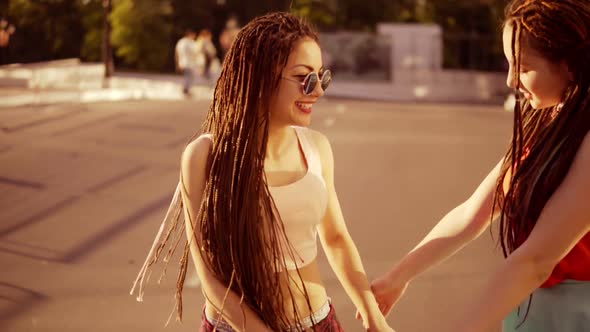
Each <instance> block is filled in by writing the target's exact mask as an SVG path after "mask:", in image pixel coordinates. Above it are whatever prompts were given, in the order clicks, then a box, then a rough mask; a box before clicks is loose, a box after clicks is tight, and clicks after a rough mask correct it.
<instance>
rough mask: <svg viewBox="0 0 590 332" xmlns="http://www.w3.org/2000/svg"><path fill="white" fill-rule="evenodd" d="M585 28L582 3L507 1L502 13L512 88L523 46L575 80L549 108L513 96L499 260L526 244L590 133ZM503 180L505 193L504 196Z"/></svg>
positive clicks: (589, 55) (587, 5)
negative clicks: (508, 31) (560, 65)
mask: <svg viewBox="0 0 590 332" xmlns="http://www.w3.org/2000/svg"><path fill="white" fill-rule="evenodd" d="M589 22H590V1H588V0H513V1H512V2H511V3H510V4H508V6H507V7H506V19H505V26H511V27H512V57H513V59H514V61H515V70H514V77H513V78H512V79H514V80H515V82H517V87H516V89H517V90H518V88H520V76H519V73H520V57H521V49H522V47H520V46H521V45H526V46H527V47H528V48H530V49H533V50H535V51H536V52H537V53H539V54H540V55H541V56H543V57H544V58H546V59H547V60H549V61H551V62H554V63H558V62H561V61H565V62H566V64H567V66H568V68H569V70H570V71H571V73H572V74H573V80H572V81H571V82H570V84H569V85H568V86H567V88H566V90H565V91H564V92H563V98H562V102H561V103H560V104H559V105H556V106H553V107H550V108H547V109H542V110H534V109H533V108H532V107H531V105H530V103H529V102H528V101H525V102H521V100H520V98H519V97H518V95H517V98H516V105H515V109H514V129H513V135H512V143H511V145H510V147H509V149H508V152H507V153H506V156H505V159H504V164H503V165H502V172H501V176H500V180H499V181H498V183H497V187H496V193H495V198H494V202H495V204H494V208H500V209H501V212H502V213H501V217H500V237H499V240H500V244H501V246H502V251H503V253H504V256H508V255H509V254H510V253H512V252H513V251H515V250H516V249H517V248H518V247H519V246H520V245H521V244H522V243H523V242H524V241H525V240H526V238H527V237H528V235H529V234H530V232H531V230H532V229H533V227H534V226H535V223H536V221H537V219H538V217H539V215H540V214H541V210H542V209H543V207H544V206H545V204H546V203H547V201H548V200H549V198H550V197H551V195H553V193H554V192H555V190H556V189H557V187H558V186H559V185H560V184H561V182H562V181H563V179H564V177H565V175H566V174H567V172H568V170H569V168H570V166H571V164H572V161H573V159H574V156H575V154H576V152H577V151H578V149H579V147H580V145H581V143H582V140H583V139H584V137H585V135H586V133H587V132H588V129H589V128H590V93H589V92H590V91H589V88H590V23H589ZM507 174H510V186H509V188H508V190H507V191H506V192H504V188H503V179H504V178H505V177H506V175H507Z"/></svg>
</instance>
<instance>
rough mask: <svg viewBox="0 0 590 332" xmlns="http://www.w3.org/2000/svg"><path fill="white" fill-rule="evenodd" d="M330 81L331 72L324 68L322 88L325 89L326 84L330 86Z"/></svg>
mask: <svg viewBox="0 0 590 332" xmlns="http://www.w3.org/2000/svg"><path fill="white" fill-rule="evenodd" d="M330 82H332V72H331V71H329V70H326V71H324V74H323V75H322V90H324V91H326V89H327V88H328V86H330Z"/></svg>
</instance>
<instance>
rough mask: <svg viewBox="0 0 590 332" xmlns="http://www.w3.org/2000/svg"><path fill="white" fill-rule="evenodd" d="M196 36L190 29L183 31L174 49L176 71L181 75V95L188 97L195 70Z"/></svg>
mask: <svg viewBox="0 0 590 332" xmlns="http://www.w3.org/2000/svg"><path fill="white" fill-rule="evenodd" d="M196 36H197V34H196V33H195V31H194V30H192V29H187V30H186V31H185V34H184V37H182V38H181V39H180V40H179V41H178V42H177V43H176V47H175V52H174V54H175V56H174V58H175V63H176V70H177V71H179V72H181V73H182V74H183V76H184V77H183V85H182V93H184V95H185V96H190V89H191V86H192V85H193V82H194V76H195V70H196V68H197V45H196V43H195V37H196Z"/></svg>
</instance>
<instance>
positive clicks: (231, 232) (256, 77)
mask: <svg viewBox="0 0 590 332" xmlns="http://www.w3.org/2000/svg"><path fill="white" fill-rule="evenodd" d="M305 38H309V39H312V40H314V41H316V42H318V37H317V35H316V33H315V32H314V31H313V29H312V28H311V27H310V25H309V24H308V23H307V22H305V21H303V20H302V19H300V18H297V17H295V16H293V15H291V14H288V13H271V14H267V15H264V16H261V17H258V18H256V19H254V20H252V21H251V22H250V23H248V24H247V25H246V26H245V27H244V28H242V29H241V31H240V32H239V34H238V36H237V38H236V40H235V41H234V42H233V44H232V46H231V48H230V49H229V51H228V53H227V55H226V57H225V59H224V63H223V68H222V71H221V75H220V77H219V79H218V81H217V85H216V87H215V92H214V98H213V102H212V104H211V106H210V109H209V112H208V114H207V118H206V121H205V123H204V125H203V128H202V132H204V133H208V134H211V135H212V137H213V144H212V149H211V155H210V158H209V159H210V161H211V162H210V168H209V170H208V171H209V173H208V177H207V181H206V185H205V190H204V193H203V199H202V203H201V206H200V210H199V213H198V215H197V216H189V218H191V222H193V224H194V225H195V227H194V232H195V234H194V235H195V239H196V241H197V244H198V247H199V248H200V249H201V256H202V258H203V260H204V262H205V264H206V265H207V267H208V268H209V270H210V271H211V272H212V274H213V275H214V276H215V277H216V278H217V279H218V280H220V281H221V282H222V283H224V284H225V285H227V287H228V289H231V290H232V291H234V292H236V293H237V294H238V295H239V296H242V298H243V300H244V302H245V303H246V304H247V305H248V306H249V307H250V308H252V310H254V311H255V312H256V313H257V314H258V316H259V317H260V318H261V319H262V320H263V321H264V322H265V323H266V324H267V325H268V326H269V327H270V328H271V329H272V330H273V331H281V330H285V329H286V328H287V327H288V326H290V325H292V324H293V323H291V321H290V319H288V317H290V315H287V313H286V310H285V305H284V304H285V301H286V300H290V301H293V297H292V295H293V294H292V292H291V290H290V289H289V294H290V295H291V298H290V299H285V298H284V297H285V296H284V295H282V292H279V291H278V290H279V289H280V288H281V287H280V286H281V284H280V275H279V274H278V273H277V271H281V270H286V266H285V255H289V256H290V257H291V258H293V251H292V248H291V247H290V246H288V248H287V250H283V249H282V245H281V243H285V241H286V242H287V243H288V241H287V238H286V235H285V233H284V227H283V224H282V222H281V220H280V216H279V215H278V212H276V208H275V206H274V202H273V200H272V197H271V195H270V192H269V189H268V186H267V183H266V177H265V173H264V158H265V154H266V146H267V140H268V130H269V111H270V110H269V105H268V101H269V100H270V99H271V97H272V96H273V94H274V93H275V92H276V90H277V88H278V86H279V82H280V78H281V73H282V71H283V69H284V67H285V65H286V63H287V60H288V57H289V55H290V54H291V52H292V50H293V48H294V46H295V45H296V43H297V42H298V41H300V40H302V39H305ZM196 136H197V135H195V137H196ZM195 137H193V139H194V138H195ZM182 189H183V184H182V178H181V181H180V184H179V187H178V188H177V191H176V194H175V198H174V199H173V203H172V205H171V207H170V209H169V211H168V214H167V217H166V218H165V219H168V220H170V221H172V222H170V223H167V222H166V220H165V223H167V224H170V225H168V229H167V231H166V232H165V236H164V237H163V239H162V240H159V239H158V238H157V239H156V241H159V244H158V245H157V246H155V245H154V247H153V248H152V251H151V252H150V256H148V261H146V264H144V267H143V268H142V271H141V272H140V276H139V277H138V280H141V281H142V282H143V278H144V277H145V273H146V270H147V269H148V268H149V266H150V265H152V264H154V263H155V262H156V261H157V259H158V256H159V255H160V253H161V251H162V250H163V249H164V247H165V246H167V245H169V247H170V249H169V250H168V253H167V255H166V257H165V259H164V260H165V261H166V260H168V259H169V258H170V257H171V255H172V254H173V253H174V251H175V249H176V247H177V246H178V243H179V242H180V241H183V240H184V239H185V236H183V234H182V233H183V231H184V227H183V223H182V222H181V221H180V219H181V218H180V216H181V214H182V213H181V211H182V209H183V203H182V200H181V199H179V197H180V196H181V195H180V194H179V191H181V190H182ZM185 198H186V197H185ZM164 228H165V226H164V224H163V225H162V228H161V230H160V233H161V234H164V231H163V230H164ZM159 236H160V234H159V235H158V237H159ZM189 244H190V243H189V242H188V241H187V242H186V244H185V245H184V251H183V255H182V258H181V261H180V265H181V269H180V273H179V276H178V280H177V292H176V297H177V312H178V316H179V318H180V319H182V288H183V285H184V279H185V276H186V270H187V263H188V257H189V251H190V250H189ZM283 251H286V252H283ZM136 283H137V281H136ZM140 288H141V285H140ZM132 291H133V290H132ZM302 291H303V293H304V295H305V297H306V299H307V304H308V306H309V307H310V309H311V304H310V302H309V297H308V295H307V290H306V289H305V287H304V288H303V290H302ZM141 295H142V292H141V289H140V294H139V296H140V298H141ZM205 295H206V294H205ZM293 303H294V302H293ZM293 307H294V308H295V309H294V310H295V312H294V315H295V321H296V322H298V321H300V318H301V317H300V315H299V313H298V312H297V308H296V306H295V305H294V306H293Z"/></svg>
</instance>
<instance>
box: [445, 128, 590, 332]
mask: <svg viewBox="0 0 590 332" xmlns="http://www.w3.org/2000/svg"><path fill="white" fill-rule="evenodd" d="M588 197H590V134H588V135H586V138H585V139H584V142H583V144H582V145H581V147H580V149H579V151H578V153H577V155H576V158H575V159H574V161H573V164H572V166H571V168H570V170H569V172H568V174H567V175H566V177H565V178H564V180H563V182H562V183H561V185H560V186H559V187H558V188H557V190H556V191H555V193H554V194H553V195H552V196H551V198H550V199H549V201H547V204H546V205H545V207H544V208H543V210H542V212H541V215H540V216H539V219H538V220H537V223H536V225H535V227H534V228H533V231H532V232H531V234H530V235H529V237H528V238H527V240H526V241H525V242H524V243H523V244H522V245H521V246H520V247H519V248H518V249H517V250H516V251H514V252H513V253H512V254H511V255H510V256H509V257H508V259H506V260H505V261H504V262H503V263H502V264H501V265H500V267H499V268H498V269H497V270H496V271H495V272H494V274H493V275H492V277H491V279H490V280H489V282H488V283H487V285H486V286H485V287H484V290H483V292H482V293H481V294H479V295H478V296H476V297H474V298H473V300H472V301H470V303H468V305H467V306H466V307H465V309H464V310H462V315H461V317H462V319H461V321H460V322H457V324H456V325H455V328H454V329H452V331H477V332H480V331H488V330H489V329H490V327H492V326H494V325H496V324H497V323H498V322H500V321H501V320H502V319H503V318H504V317H505V316H506V315H508V313H509V312H510V311H511V310H513V309H514V308H516V307H517V306H518V305H519V303H521V302H522V301H523V300H524V299H525V298H526V297H527V296H528V295H529V294H530V293H532V292H533V291H534V290H535V289H536V288H538V287H539V286H540V285H541V284H542V283H543V282H545V281H546V280H547V278H548V277H549V276H550V275H551V272H552V271H553V269H554V268H555V266H556V265H557V264H558V263H559V261H561V260H562V259H563V257H565V256H566V255H567V254H568V253H569V252H570V251H571V250H572V248H573V247H574V246H575V245H576V244H577V243H578V242H579V241H580V239H581V238H582V237H583V236H585V235H586V234H587V233H588V232H589V231H590V204H588Z"/></svg>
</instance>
